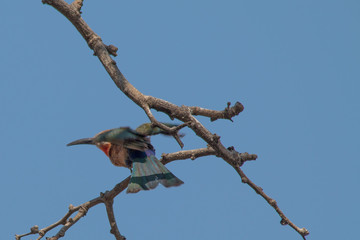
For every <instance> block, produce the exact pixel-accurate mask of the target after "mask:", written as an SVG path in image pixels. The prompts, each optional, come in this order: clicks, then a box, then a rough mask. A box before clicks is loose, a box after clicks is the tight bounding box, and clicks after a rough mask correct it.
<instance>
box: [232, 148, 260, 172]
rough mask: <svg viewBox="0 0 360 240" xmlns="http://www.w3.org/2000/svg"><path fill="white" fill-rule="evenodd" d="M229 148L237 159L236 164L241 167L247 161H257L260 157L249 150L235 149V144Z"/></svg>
mask: <svg viewBox="0 0 360 240" xmlns="http://www.w3.org/2000/svg"><path fill="white" fill-rule="evenodd" d="M227 149H228V150H229V151H230V154H231V155H232V156H233V158H234V159H235V165H238V166H239V167H241V166H242V165H243V164H244V163H245V162H247V161H255V160H256V159H257V157H258V156H257V155H256V154H249V153H247V152H244V153H239V152H237V151H236V150H235V148H234V146H231V147H228V148H227Z"/></svg>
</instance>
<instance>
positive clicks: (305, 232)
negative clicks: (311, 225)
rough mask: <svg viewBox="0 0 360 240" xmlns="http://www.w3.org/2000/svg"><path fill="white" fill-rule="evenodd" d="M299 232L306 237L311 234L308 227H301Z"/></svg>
mask: <svg viewBox="0 0 360 240" xmlns="http://www.w3.org/2000/svg"><path fill="white" fill-rule="evenodd" d="M299 233H300V234H301V235H302V236H304V237H305V236H307V235H309V231H308V230H307V229H306V228H301V229H299Z"/></svg>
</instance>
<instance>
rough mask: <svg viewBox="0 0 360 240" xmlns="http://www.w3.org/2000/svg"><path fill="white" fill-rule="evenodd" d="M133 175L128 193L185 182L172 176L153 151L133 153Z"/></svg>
mask: <svg viewBox="0 0 360 240" xmlns="http://www.w3.org/2000/svg"><path fill="white" fill-rule="evenodd" d="M131 155H132V156H131V158H132V165H133V166H132V174H131V179H130V183H129V185H128V188H127V191H126V193H137V192H139V191H140V190H150V189H154V188H156V187H157V186H158V185H159V183H161V184H162V185H163V186H164V187H173V186H179V185H181V184H183V183H184V182H183V181H181V180H180V179H179V178H177V177H176V176H175V175H174V174H172V173H171V172H170V171H169V170H168V169H167V168H166V167H165V166H164V165H163V164H162V163H161V162H160V161H159V160H158V159H157V158H156V157H155V153H154V151H152V150H146V152H142V151H131Z"/></svg>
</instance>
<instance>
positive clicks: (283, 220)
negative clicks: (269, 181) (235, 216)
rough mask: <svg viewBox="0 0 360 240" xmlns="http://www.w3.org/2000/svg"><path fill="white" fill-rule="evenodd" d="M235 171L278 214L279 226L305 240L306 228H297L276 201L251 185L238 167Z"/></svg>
mask: <svg viewBox="0 0 360 240" xmlns="http://www.w3.org/2000/svg"><path fill="white" fill-rule="evenodd" d="M235 170H236V171H237V172H238V173H239V175H240V177H241V181H242V182H243V183H246V184H247V185H249V186H250V187H251V188H252V189H254V191H255V192H256V193H257V194H259V195H260V196H262V197H263V198H264V199H265V200H266V201H267V202H268V203H269V205H270V206H272V207H273V208H274V209H275V211H276V212H277V213H278V214H279V216H280V217H281V221H280V224H281V225H290V226H291V227H292V228H293V229H295V231H297V232H298V233H299V234H300V235H301V236H302V237H303V239H305V236H307V235H309V231H308V230H307V229H306V228H299V227H297V226H296V225H295V224H294V223H293V222H291V221H290V220H289V219H288V218H287V217H286V216H285V214H284V213H283V212H282V211H281V210H280V208H279V206H278V205H277V203H276V201H275V200H274V199H272V198H270V197H269V196H268V195H266V194H265V193H264V191H263V189H262V188H261V187H259V186H257V185H256V184H255V183H253V182H252V181H251V180H250V179H249V178H248V177H247V176H246V175H245V173H244V172H243V171H242V170H241V169H240V167H235Z"/></svg>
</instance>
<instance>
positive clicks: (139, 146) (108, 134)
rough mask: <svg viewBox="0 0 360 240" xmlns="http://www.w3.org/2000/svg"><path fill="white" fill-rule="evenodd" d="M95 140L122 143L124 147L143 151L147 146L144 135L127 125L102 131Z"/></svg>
mask: <svg viewBox="0 0 360 240" xmlns="http://www.w3.org/2000/svg"><path fill="white" fill-rule="evenodd" d="M96 139H97V141H100V142H110V143H112V144H119V145H124V146H125V147H126V148H129V149H134V150H139V151H143V150H145V149H147V148H148V142H147V140H146V139H145V136H144V135H142V134H140V133H138V132H136V131H134V130H132V129H131V128H129V127H121V128H114V129H110V130H109V131H104V132H102V133H100V134H99V135H98V136H96Z"/></svg>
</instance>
